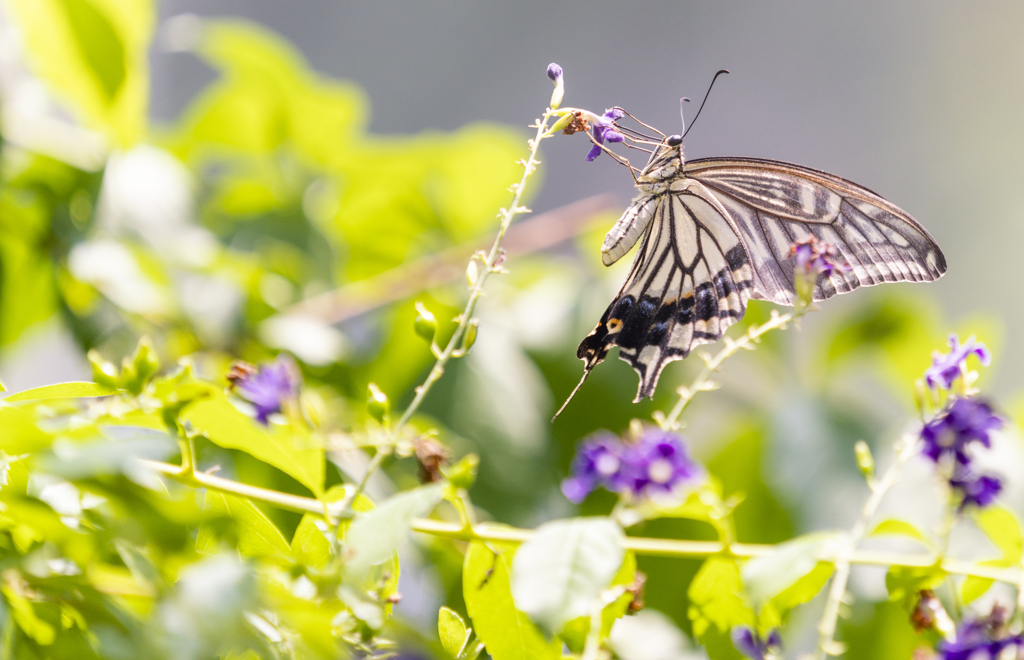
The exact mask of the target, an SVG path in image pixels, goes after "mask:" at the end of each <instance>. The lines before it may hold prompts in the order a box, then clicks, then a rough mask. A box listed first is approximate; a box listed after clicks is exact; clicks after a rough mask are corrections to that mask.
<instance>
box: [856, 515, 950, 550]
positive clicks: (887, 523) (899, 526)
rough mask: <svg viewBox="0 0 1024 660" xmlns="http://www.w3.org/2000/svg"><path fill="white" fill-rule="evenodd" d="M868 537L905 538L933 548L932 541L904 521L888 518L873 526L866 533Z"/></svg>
mask: <svg viewBox="0 0 1024 660" xmlns="http://www.w3.org/2000/svg"><path fill="white" fill-rule="evenodd" d="M868 536H905V537H907V538H911V539H914V540H915V541H918V542H919V543H921V545H923V546H925V547H926V548H934V547H935V544H934V543H932V540H931V539H930V538H928V537H927V536H925V534H924V532H922V531H921V530H919V529H918V528H917V527H915V526H913V525H912V524H910V523H908V522H907V521H905V520H897V519H895V518H888V519H886V520H883V521H882V522H880V523H878V524H877V525H875V527H874V529H872V530H871V531H870V532H868Z"/></svg>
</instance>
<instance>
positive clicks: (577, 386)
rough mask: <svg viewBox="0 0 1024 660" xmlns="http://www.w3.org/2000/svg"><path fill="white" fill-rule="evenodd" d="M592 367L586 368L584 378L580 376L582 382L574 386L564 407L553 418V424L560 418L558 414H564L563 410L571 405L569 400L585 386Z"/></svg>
mask: <svg viewBox="0 0 1024 660" xmlns="http://www.w3.org/2000/svg"><path fill="white" fill-rule="evenodd" d="M591 369H593V367H591V368H590V369H586V370H585V371H584V372H583V378H580V382H579V383H578V384H577V385H576V387H575V388H573V391H572V394H570V395H569V398H568V399H566V400H565V403H563V404H562V407H561V408H559V409H558V412H556V413H555V416H554V417H552V418H551V423H552V424H554V423H555V420H556V419H558V416H559V415H561V414H562V411H563V410H565V407H566V406H568V405H569V402H570V401H572V398H573V397H574V396H576V393H577V392H579V391H580V388H581V387H583V383H584V382H586V380H587V376H589V375H590V371H591Z"/></svg>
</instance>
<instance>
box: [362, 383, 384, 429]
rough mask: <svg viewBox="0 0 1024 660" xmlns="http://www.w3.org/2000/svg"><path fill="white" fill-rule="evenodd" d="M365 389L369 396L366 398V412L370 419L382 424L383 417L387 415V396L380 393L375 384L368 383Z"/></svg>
mask: <svg viewBox="0 0 1024 660" xmlns="http://www.w3.org/2000/svg"><path fill="white" fill-rule="evenodd" d="M367 389H368V390H369V396H368V397H367V398H366V410H367V412H369V413H370V417H373V418H374V419H375V420H377V421H378V422H380V423H381V424H383V423H384V417H386V416H387V414H388V408H389V405H388V395H387V394H384V393H383V392H381V391H380V388H379V387H377V384H376V383H370V385H369V387H368V388H367Z"/></svg>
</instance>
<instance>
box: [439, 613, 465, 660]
mask: <svg viewBox="0 0 1024 660" xmlns="http://www.w3.org/2000/svg"><path fill="white" fill-rule="evenodd" d="M469 635H470V631H469V630H467V629H466V622H465V621H463V620H462V617H461V616H459V615H458V614H457V613H456V612H455V611H454V610H450V609H448V608H447V607H441V609H440V611H438V613H437V636H438V637H439V638H440V639H441V646H443V647H444V650H445V652H446V653H447V654H448V655H450V656H452V657H453V658H458V657H459V653H461V652H462V649H463V647H465V646H466V642H468V641H469Z"/></svg>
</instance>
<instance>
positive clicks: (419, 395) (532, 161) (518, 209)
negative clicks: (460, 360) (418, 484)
mask: <svg viewBox="0 0 1024 660" xmlns="http://www.w3.org/2000/svg"><path fill="white" fill-rule="evenodd" d="M552 116H553V115H552V112H551V110H548V111H547V112H545V113H544V118H543V119H542V120H538V121H537V124H536V126H537V134H536V136H534V138H533V139H532V140H530V141H529V142H528V144H529V146H530V156H529V158H527V160H526V161H525V162H523V176H522V178H521V179H520V180H519V183H517V184H514V185H513V186H512V191H513V193H512V204H510V205H509V207H508V208H504V209H501V212H500V213H499V214H498V215H499V217H500V218H501V224H500V225H499V227H498V235H497V236H495V237H494V243H493V244H492V245H491V250H490V252H488V253H487V256H486V257H485V258H484V260H483V267H482V268H481V269H480V273H479V274H478V275H477V277H476V281H475V282H473V283H472V285H471V287H470V290H469V300H467V301H466V307H465V309H463V310H462V314H461V315H460V316H459V325H458V326H457V327H456V328H455V333H454V334H453V335H452V337H451V339H449V340H448V344H447V346H445V348H444V351H442V352H441V355H439V356H438V358H437V361H436V362H435V363H434V367H433V368H432V369H431V370H430V374H429V375H427V379H426V380H425V381H423V384H422V385H420V386H419V387H417V388H416V396H415V398H413V400H412V403H410V404H409V407H408V408H406V409H405V412H403V413H402V416H401V417H400V418H399V419H398V422H397V423H396V424H395V425H394V427H393V429H392V434H397V433H398V432H399V431H401V429H402V427H403V426H405V424H406V423H407V422H408V421H409V420H410V419H411V418H412V416H413V414H414V413H415V412H416V411H417V410H418V409H419V407H420V404H421V403H423V399H424V398H426V396H427V393H428V392H430V388H431V387H433V385H434V383H435V382H437V380H438V379H439V378H440V377H441V375H442V374H444V368H445V365H446V364H448V361H449V360H450V359H451V358H452V355H453V354H454V353H455V351H456V350H457V349H458V348H459V344H460V343H461V342H462V337H463V336H464V335H465V333H466V329H467V328H468V327H469V324H470V321H472V318H473V311H474V310H475V309H476V304H477V301H478V300H479V299H480V296H481V294H482V293H483V289H484V283H485V282H486V281H487V278H488V277H489V276H490V274H491V273H495V272H499V271H500V270H501V268H500V258H501V257H502V256H503V254H502V250H501V242H502V241H503V240H504V239H505V232H507V231H508V228H509V225H511V224H512V220H514V219H515V217H516V216H517V215H519V214H521V213H526V212H528V211H529V209H527V208H526V207H524V206H521V205H520V202H521V201H522V198H523V191H524V190H525V189H526V182H527V181H528V180H529V178H530V175H532V174H533V173H534V172H535V171H536V170H537V165H539V164H540V161H538V160H537V152H538V150H539V149H540V141H541V140H542V139H544V137H545V136H544V133H546V132H547V129H548V120H549V119H550V118H551V117H552ZM476 258H477V257H476V256H474V257H473V259H474V260H475V259H476ZM470 263H473V260H470Z"/></svg>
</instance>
